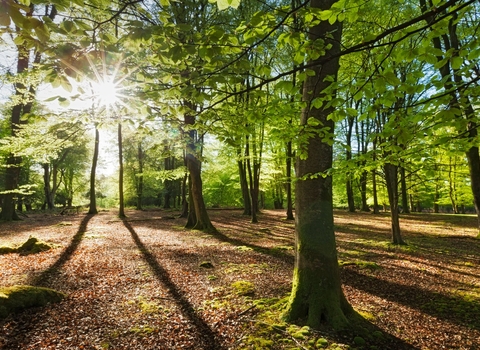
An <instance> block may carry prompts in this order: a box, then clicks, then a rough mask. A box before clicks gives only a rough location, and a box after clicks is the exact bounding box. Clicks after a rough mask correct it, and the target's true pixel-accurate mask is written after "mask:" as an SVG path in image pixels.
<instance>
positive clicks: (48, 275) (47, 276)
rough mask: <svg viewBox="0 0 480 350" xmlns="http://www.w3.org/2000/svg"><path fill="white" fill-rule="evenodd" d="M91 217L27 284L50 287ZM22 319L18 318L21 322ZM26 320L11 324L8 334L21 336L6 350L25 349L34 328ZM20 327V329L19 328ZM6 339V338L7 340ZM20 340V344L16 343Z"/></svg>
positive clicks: (9, 343) (77, 243)
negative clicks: (46, 267)
mask: <svg viewBox="0 0 480 350" xmlns="http://www.w3.org/2000/svg"><path fill="white" fill-rule="evenodd" d="M92 216H93V215H86V216H85V217H84V218H83V219H82V221H81V222H80V226H79V227H78V231H77V233H76V234H75V236H73V237H72V240H71V242H70V244H69V245H68V247H67V248H66V249H65V250H64V251H63V253H62V254H61V255H60V257H59V258H58V259H57V261H55V263H53V264H52V265H51V266H50V267H49V268H48V269H46V270H45V271H43V272H42V273H40V274H39V275H37V276H36V277H34V278H32V279H31V280H30V281H29V283H30V284H31V285H33V286H41V287H52V285H51V284H52V278H53V277H54V276H55V274H57V273H59V271H60V269H61V268H62V266H63V265H65V263H66V262H67V261H68V260H70V258H71V256H72V254H73V253H74V252H75V251H76V250H77V248H78V246H79V245H80V242H81V241H82V239H83V236H84V235H85V232H86V231H87V226H88V222H89V221H90V219H91V218H92ZM21 319H22V318H20V320H21ZM25 319H26V320H28V321H27V322H22V321H18V319H16V318H15V320H16V321H14V322H12V324H13V325H15V326H14V327H13V328H12V329H10V331H9V333H10V334H18V333H19V332H21V333H22V334H23V336H22V339H21V340H20V338H18V337H14V338H13V339H9V340H10V341H11V342H8V343H6V344H5V350H6V349H25V346H24V344H28V343H29V342H30V340H29V339H30V331H31V330H32V329H33V328H34V323H35V321H34V319H35V318H33V321H32V320H31V319H30V318H23V320H25ZM19 327H21V328H19ZM7 339H8V338H7ZM19 340H20V343H19V342H18V341H19Z"/></svg>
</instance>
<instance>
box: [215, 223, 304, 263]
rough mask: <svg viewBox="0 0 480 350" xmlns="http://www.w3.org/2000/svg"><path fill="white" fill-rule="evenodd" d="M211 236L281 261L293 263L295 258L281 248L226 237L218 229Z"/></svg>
mask: <svg viewBox="0 0 480 350" xmlns="http://www.w3.org/2000/svg"><path fill="white" fill-rule="evenodd" d="M211 236H212V237H214V238H216V239H218V240H219V241H222V242H225V243H229V244H232V245H234V246H237V247H248V248H251V249H252V250H254V251H256V252H258V253H261V254H266V255H269V256H272V257H274V258H277V259H281V260H282V261H285V262H289V263H292V264H293V263H294V261H295V258H294V256H293V255H291V254H288V253H285V252H284V251H283V250H281V249H275V248H265V247H262V246H259V245H256V244H252V243H248V242H246V241H242V240H241V239H238V238H231V237H228V236H227V235H225V234H223V233H221V232H220V231H217V232H216V233H213V234H211Z"/></svg>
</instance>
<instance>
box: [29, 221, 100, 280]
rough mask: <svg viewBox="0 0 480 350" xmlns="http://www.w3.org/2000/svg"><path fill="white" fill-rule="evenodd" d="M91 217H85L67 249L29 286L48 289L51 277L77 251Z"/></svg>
mask: <svg viewBox="0 0 480 350" xmlns="http://www.w3.org/2000/svg"><path fill="white" fill-rule="evenodd" d="M92 217H93V215H92V214H88V215H86V216H85V217H84V218H83V219H82V221H81V222H80V226H79V227H78V231H77V233H76V234H75V236H73V237H72V240H71V242H70V244H69V245H68V247H67V248H66V249H65V250H64V251H63V253H62V255H60V257H59V258H58V259H57V261H56V262H55V263H54V264H53V265H52V266H50V267H49V268H48V269H46V270H45V271H43V272H42V273H41V274H40V275H38V276H36V277H34V278H33V279H32V281H31V284H32V285H34V286H42V287H48V286H49V284H50V282H51V279H52V277H53V276H54V275H55V274H56V273H58V272H59V270H60V269H61V268H62V266H63V265H65V263H66V262H67V261H68V260H70V258H71V256H72V254H73V253H74V252H75V251H76V250H77V248H78V246H79V245H80V242H81V241H82V239H83V236H84V235H85V232H86V231H87V227H88V222H89V221H90V219H91V218H92Z"/></svg>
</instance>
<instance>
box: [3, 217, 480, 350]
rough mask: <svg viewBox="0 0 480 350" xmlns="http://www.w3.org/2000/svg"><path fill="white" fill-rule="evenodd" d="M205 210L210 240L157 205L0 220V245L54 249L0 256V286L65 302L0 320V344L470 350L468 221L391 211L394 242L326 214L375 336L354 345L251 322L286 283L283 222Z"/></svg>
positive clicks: (273, 307)
mask: <svg viewBox="0 0 480 350" xmlns="http://www.w3.org/2000/svg"><path fill="white" fill-rule="evenodd" d="M210 215H211V219H212V222H213V224H214V225H215V226H216V228H217V229H218V230H219V233H218V234H215V235H211V234H205V233H203V232H199V231H190V230H185V229H184V228H183V225H184V223H185V221H184V219H179V218H177V213H176V212H171V211H162V210H149V211H141V212H139V211H127V216H128V217H127V219H126V220H123V221H122V220H120V219H118V217H117V212H116V211H114V210H111V211H102V212H101V213H100V214H98V215H95V216H88V215H85V214H75V215H68V216H61V215H54V214H51V213H35V214H28V218H24V220H23V221H20V222H12V223H0V245H5V244H12V243H18V244H19V243H22V242H24V241H26V240H27V239H28V238H29V237H30V236H34V237H37V238H39V239H41V240H44V241H47V242H51V243H55V244H58V245H59V247H58V248H56V249H53V250H50V251H47V252H42V253H39V254H34V255H26V256H20V255H18V254H7V255H0V286H10V285H15V284H29V285H36V286H46V287H50V288H54V289H56V290H59V291H62V292H64V293H66V294H67V297H66V299H65V300H64V301H62V302H60V303H58V304H52V305H49V306H47V307H44V308H34V309H29V310H26V311H25V312H22V313H20V314H17V315H11V316H9V317H8V318H7V319H5V320H0V349H5V350H7V349H8V350H13V349H22V350H24V349H262V348H272V349H293V348H297V349H315V348H319V347H320V346H325V347H327V348H329V349H347V348H351V349H353V348H358V349H425V350H426V349H431V350H434V349H471V350H473V349H480V240H478V239H475V238H474V237H475V235H476V230H475V218H474V217H471V216H454V215H450V216H449V215H433V214H430V215H427V214H424V215H404V216H402V221H401V225H402V229H403V233H404V238H405V239H406V241H407V242H408V243H409V245H408V246H407V247H400V248H398V247H394V246H392V245H390V244H389V243H388V242H389V240H390V237H389V227H390V226H389V217H388V215H386V214H381V215H372V214H367V213H354V214H351V213H347V212H342V211H338V212H336V213H335V225H336V231H337V244H338V251H339V260H340V264H341V274H342V282H343V286H344V287H343V288H344V292H345V294H346V296H347V299H348V300H349V301H350V302H351V304H352V305H353V306H354V308H355V309H356V310H357V311H358V312H359V313H360V314H361V315H362V316H364V317H365V318H366V319H367V320H368V321H369V322H371V324H372V325H373V326H375V327H377V329H378V330H379V331H378V332H377V334H380V337H379V338H380V339H379V340H378V341H374V340H371V339H367V341H366V343H359V342H358V341H357V340H355V339H354V335H350V334H341V335H339V334H335V333H333V332H331V331H329V330H328V329H325V330H323V331H314V330H311V331H309V332H306V334H305V337H303V338H302V337H301V336H295V334H294V333H293V332H292V329H294V328H292V327H293V326H292V327H290V326H285V327H283V326H282V327H277V328H275V327H274V328H272V327H271V326H268V327H266V326H265V324H266V323H268V322H267V320H269V319H275V317H277V316H278V315H280V314H281V310H280V309H279V308H280V307H279V306H278V305H281V303H280V304H279V303H278V302H279V301H281V300H282V298H285V297H286V296H288V293H289V291H290V288H291V277H292V271H293V263H294V258H293V242H294V223H293V222H291V221H286V220H284V216H285V215H284V211H273V210H272V211H267V210H266V211H263V213H262V214H261V215H260V217H259V219H260V223H258V224H251V223H250V221H249V218H248V217H245V216H242V215H241V211H237V210H212V211H210ZM279 322H281V321H279ZM264 326H265V327H264ZM262 327H263V328H262ZM299 327H301V325H300V326H299ZM272 329H273V330H274V331H272ZM265 330H268V331H265ZM297 331H298V329H297ZM297 333H298V332H297ZM382 334H383V336H382ZM319 339H324V340H326V342H324V343H323V344H324V345H321V344H320V343H319Z"/></svg>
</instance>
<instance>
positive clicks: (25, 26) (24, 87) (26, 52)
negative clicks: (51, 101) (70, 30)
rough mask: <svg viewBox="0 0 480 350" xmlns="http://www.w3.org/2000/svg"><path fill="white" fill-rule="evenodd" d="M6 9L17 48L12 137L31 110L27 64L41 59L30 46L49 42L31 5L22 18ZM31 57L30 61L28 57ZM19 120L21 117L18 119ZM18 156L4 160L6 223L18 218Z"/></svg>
mask: <svg viewBox="0 0 480 350" xmlns="http://www.w3.org/2000/svg"><path fill="white" fill-rule="evenodd" d="M5 6H6V8H8V10H9V16H10V17H11V19H12V21H13V22H14V24H15V32H16V40H15V43H16V48H17V67H16V75H17V77H19V79H17V81H16V82H15V83H14V91H15V94H14V99H13V108H12V111H11V117H10V130H11V135H12V136H13V137H15V136H16V135H17V133H18V130H19V127H20V125H21V124H25V121H26V119H25V117H28V115H29V113H30V112H31V111H32V107H33V104H34V100H35V93H36V88H37V86H36V84H35V83H30V84H28V81H27V80H26V79H25V75H26V73H28V72H29V70H30V68H31V64H32V63H33V64H39V63H40V60H41V51H40V50H38V49H34V50H33V54H32V52H31V51H32V47H35V46H34V45H32V43H37V44H38V47H42V44H43V43H44V42H45V41H47V40H48V39H49V35H48V30H47V29H46V26H45V24H44V23H43V22H41V21H40V20H38V19H36V18H33V17H32V16H33V13H34V9H35V8H34V5H33V4H31V5H30V7H27V8H26V10H25V15H23V14H22V13H21V12H20V11H19V10H18V8H17V6H16V4H15V3H13V2H7V3H6V4H5ZM56 14H57V10H56V8H55V6H52V7H51V8H49V7H48V6H46V17H47V18H49V19H50V20H53V19H54V18H55V16H56ZM10 17H8V16H7V17H6V18H4V19H3V20H2V23H1V25H2V26H9V25H10ZM33 25H35V31H34V32H35V34H34V35H36V36H37V37H38V38H35V37H34V36H32V27H33ZM32 55H33V62H31V56H32ZM22 117H23V118H22ZM20 168H21V157H18V156H17V155H15V154H11V155H10V156H9V157H8V159H7V169H6V171H5V192H4V194H3V200H2V210H1V212H0V219H2V220H6V221H10V220H18V219H19V217H18V215H17V214H16V212H15V195H16V193H17V192H18V184H19V177H20Z"/></svg>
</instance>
